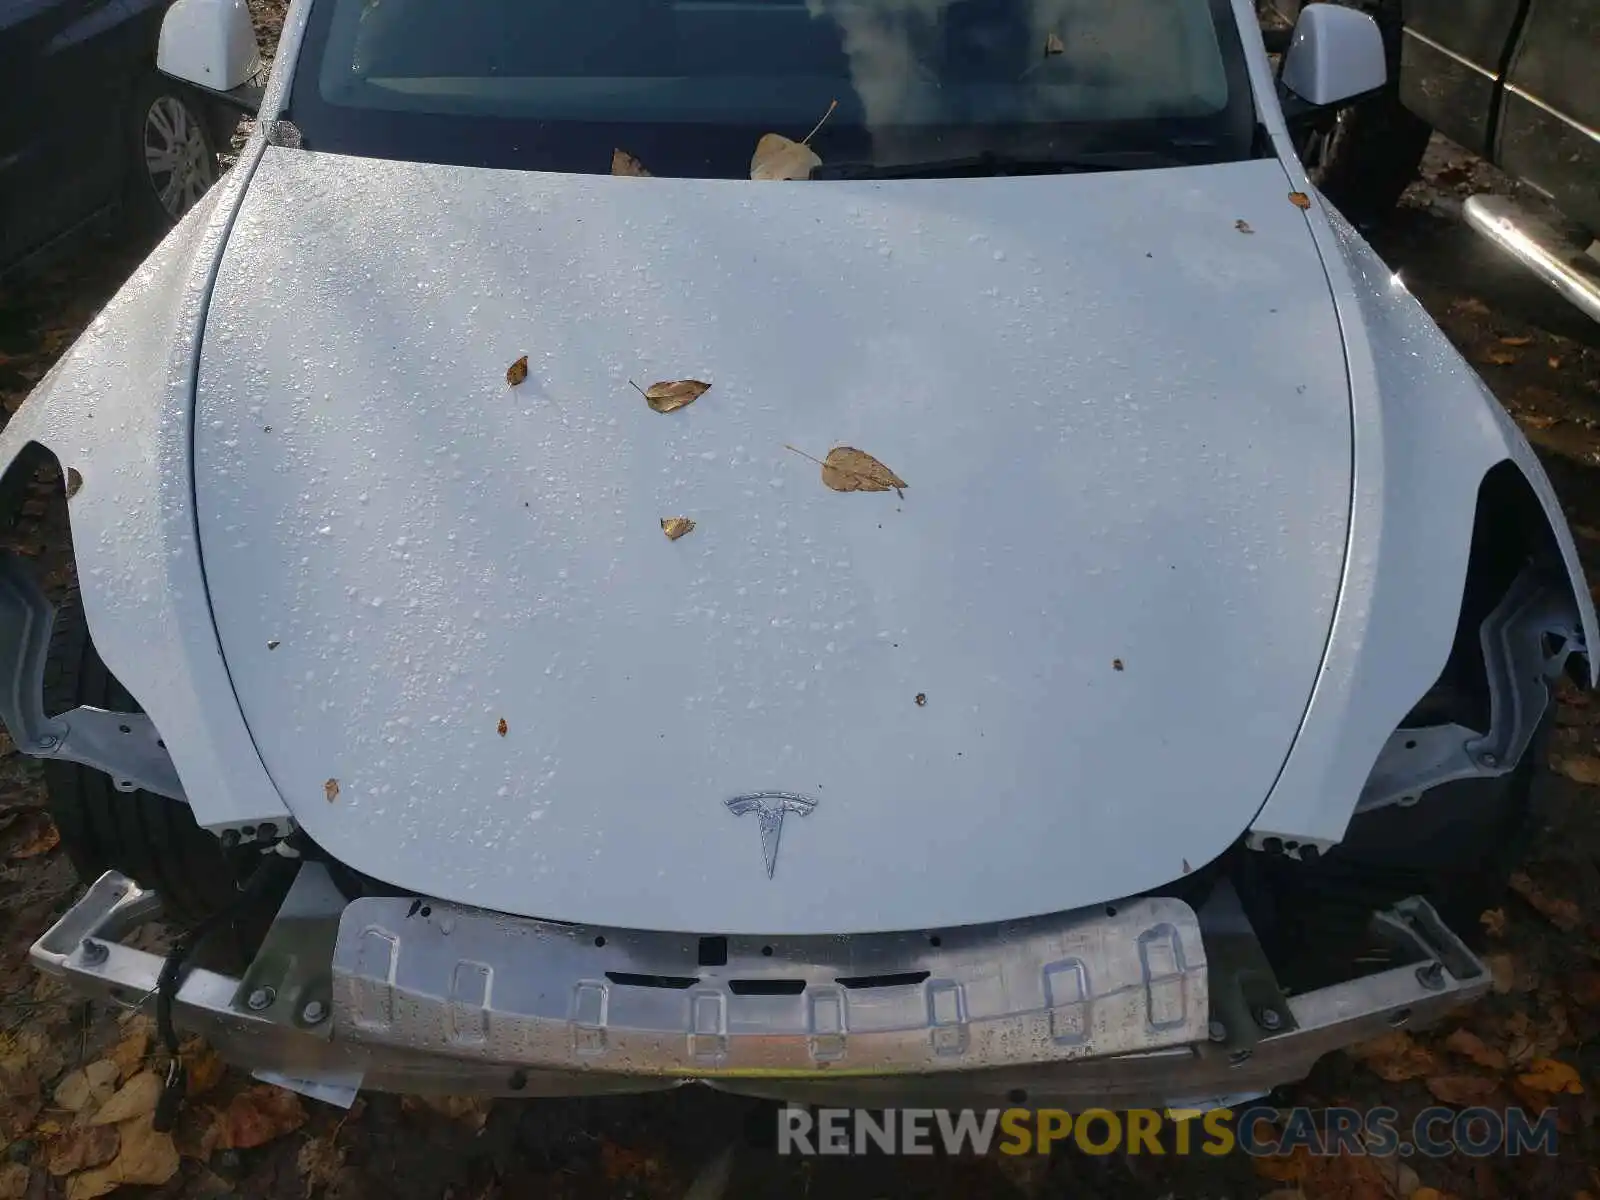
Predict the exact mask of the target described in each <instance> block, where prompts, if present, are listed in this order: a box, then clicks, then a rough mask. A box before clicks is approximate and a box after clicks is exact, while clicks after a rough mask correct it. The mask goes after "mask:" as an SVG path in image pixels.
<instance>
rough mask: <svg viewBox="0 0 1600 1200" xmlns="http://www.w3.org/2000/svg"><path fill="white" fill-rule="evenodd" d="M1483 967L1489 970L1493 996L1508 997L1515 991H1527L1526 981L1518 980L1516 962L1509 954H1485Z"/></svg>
mask: <svg viewBox="0 0 1600 1200" xmlns="http://www.w3.org/2000/svg"><path fill="white" fill-rule="evenodd" d="M1483 965H1484V966H1486V967H1488V968H1489V978H1490V979H1491V980H1492V982H1493V986H1494V990H1495V994H1496V995H1499V996H1505V995H1509V994H1510V993H1512V992H1516V991H1524V992H1525V991H1527V990H1528V987H1527V981H1526V980H1524V979H1522V978H1520V977H1519V974H1518V971H1517V960H1516V959H1514V958H1512V957H1511V955H1509V954H1485V955H1484V956H1483Z"/></svg>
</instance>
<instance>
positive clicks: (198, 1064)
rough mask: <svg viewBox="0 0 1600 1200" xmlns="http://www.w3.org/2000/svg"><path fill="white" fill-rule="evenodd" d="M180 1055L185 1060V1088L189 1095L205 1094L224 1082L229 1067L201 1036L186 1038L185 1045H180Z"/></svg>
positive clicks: (186, 1093) (185, 1092)
mask: <svg viewBox="0 0 1600 1200" xmlns="http://www.w3.org/2000/svg"><path fill="white" fill-rule="evenodd" d="M178 1057H179V1058H180V1059H181V1060H182V1061H183V1073H184V1089H183V1090H184V1094H185V1095H187V1096H196V1097H198V1096H204V1095H205V1094H206V1093H207V1092H209V1091H211V1089H212V1088H214V1087H216V1086H217V1084H219V1083H221V1082H222V1076H223V1075H224V1074H225V1073H226V1072H227V1069H228V1067H227V1064H226V1063H224V1062H223V1061H222V1055H220V1054H218V1053H217V1052H216V1051H215V1050H213V1049H212V1048H211V1047H210V1046H208V1045H206V1043H205V1042H203V1041H201V1040H200V1038H199V1037H189V1038H185V1039H184V1042H183V1045H181V1046H180V1047H178Z"/></svg>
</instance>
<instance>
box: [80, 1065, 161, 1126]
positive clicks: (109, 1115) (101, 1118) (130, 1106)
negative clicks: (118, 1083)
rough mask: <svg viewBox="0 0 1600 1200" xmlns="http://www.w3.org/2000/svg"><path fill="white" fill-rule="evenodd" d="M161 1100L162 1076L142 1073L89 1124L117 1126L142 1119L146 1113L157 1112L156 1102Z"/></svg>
mask: <svg viewBox="0 0 1600 1200" xmlns="http://www.w3.org/2000/svg"><path fill="white" fill-rule="evenodd" d="M160 1098H161V1076H159V1075H157V1074H156V1073H155V1072H154V1071H141V1072H140V1073H139V1074H137V1075H135V1076H134V1077H133V1078H132V1079H130V1080H128V1082H127V1083H125V1084H123V1085H122V1087H121V1088H119V1089H118V1090H117V1092H116V1094H115V1095H113V1096H112V1097H111V1098H110V1099H109V1100H107V1101H106V1102H105V1103H104V1104H102V1105H101V1106H100V1108H99V1110H98V1111H97V1112H96V1113H95V1114H94V1116H92V1117H90V1118H89V1124H91V1125H116V1124H120V1123H121V1122H123V1121H131V1120H133V1119H134V1118H135V1117H142V1116H144V1115H145V1114H146V1113H153V1112H155V1110H156V1101H157V1100H159V1099H160Z"/></svg>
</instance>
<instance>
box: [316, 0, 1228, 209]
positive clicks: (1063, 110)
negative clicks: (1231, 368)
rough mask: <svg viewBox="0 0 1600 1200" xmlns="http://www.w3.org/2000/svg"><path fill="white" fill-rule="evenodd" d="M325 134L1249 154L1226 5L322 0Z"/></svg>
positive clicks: (381, 144) (379, 138)
mask: <svg viewBox="0 0 1600 1200" xmlns="http://www.w3.org/2000/svg"><path fill="white" fill-rule="evenodd" d="M288 115H289V117H290V119H292V120H293V121H294V122H295V124H296V125H297V126H298V127H299V128H300V131H301V136H302V140H303V144H304V145H305V146H307V147H308V148H310V149H321V150H332V151H338V152H343V153H352V154H365V155H371V156H378V157H385V158H398V159H412V160H417V161H437V162H450V163H461V164H467V165H483V166H501V167H516V168H522V169H529V170H546V171H569V172H592V173H609V172H610V171H611V170H612V164H613V154H614V151H615V150H618V149H621V150H623V151H625V152H626V153H627V154H628V155H630V156H632V157H633V158H634V159H635V160H636V161H638V162H639V163H642V164H644V165H645V166H646V167H647V169H648V170H649V171H650V173H651V174H654V175H682V176H696V177H713V178H719V177H720V178H745V177H747V176H748V173H749V171H750V160H751V154H752V151H753V150H754V148H755V146H756V143H757V141H758V139H759V138H761V137H762V135H764V134H766V133H778V134H782V135H783V136H785V137H788V138H790V139H793V140H797V141H798V140H801V139H803V138H805V137H806V136H807V133H808V131H809V130H812V129H813V127H814V126H816V125H817V123H818V121H819V120H822V118H824V117H826V120H822V123H821V126H820V128H817V129H816V131H815V133H814V134H813V135H812V136H811V138H810V141H809V143H808V144H809V145H810V146H811V148H812V149H813V150H814V151H815V153H816V154H817V155H818V156H819V157H820V158H821V159H822V160H823V161H824V162H830V161H844V160H849V161H855V162H861V163H883V164H894V163H915V162H918V161H944V160H949V159H952V158H959V157H962V156H975V155H995V156H1008V157H1012V158H1016V157H1022V156H1025V157H1028V158H1030V159H1033V160H1039V159H1048V158H1049V157H1051V156H1061V157H1063V158H1071V157H1078V158H1081V157H1082V156H1084V155H1092V154H1096V153H1105V152H1126V151H1150V152H1153V153H1159V154H1160V155H1162V156H1163V157H1162V161H1173V160H1176V161H1192V162H1215V161H1225V160H1228V159H1233V158H1242V157H1248V156H1249V154H1250V146H1251V142H1252V136H1251V135H1252V133H1253V130H1254V111H1253V105H1252V103H1251V98H1250V92H1249V84H1248V81H1247V79H1246V76H1245V68H1244V61H1243V52H1242V48H1241V47H1240V45H1239V40H1238V30H1237V27H1236V26H1235V24H1234V19H1233V16H1232V14H1231V11H1230V9H1229V6H1228V0H317V2H316V3H315V4H314V5H313V7H312V10H311V16H310V21H309V24H308V27H307V31H306V37H305V41H304V44H303V46H302V51H301V55H300V59H299V62H298V64H297V68H296V73H295V78H294V81H293V86H292V90H291V95H290V104H289V114H288Z"/></svg>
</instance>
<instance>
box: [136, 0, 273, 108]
mask: <svg viewBox="0 0 1600 1200" xmlns="http://www.w3.org/2000/svg"><path fill="white" fill-rule="evenodd" d="M260 67H261V59H260V57H259V56H258V55H257V53H256V34H255V29H254V28H252V26H251V24H250V10H249V9H248V8H247V7H246V6H245V0H176V3H174V4H173V5H172V7H171V8H169V9H167V15H166V19H165V20H163V21H162V22H161V41H160V42H159V44H158V45H157V47H156V69H157V70H159V71H160V72H161V73H162V74H163V75H170V76H172V78H174V79H180V80H182V81H183V82H184V83H192V84H194V85H195V86H196V87H200V88H204V89H205V90H206V91H208V92H214V93H229V92H234V91H236V90H237V89H239V88H242V87H243V86H244V85H245V84H247V83H248V82H249V81H250V79H251V77H252V76H254V75H255V73H256V72H257V71H258V70H259V69H260ZM227 98H230V99H232V98H233V97H227Z"/></svg>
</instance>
